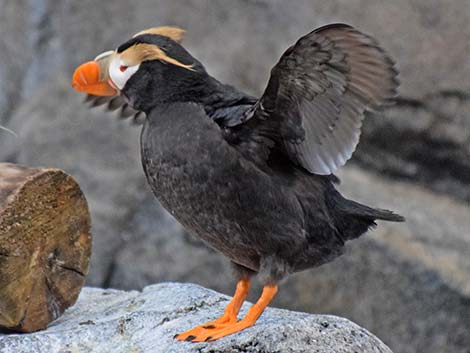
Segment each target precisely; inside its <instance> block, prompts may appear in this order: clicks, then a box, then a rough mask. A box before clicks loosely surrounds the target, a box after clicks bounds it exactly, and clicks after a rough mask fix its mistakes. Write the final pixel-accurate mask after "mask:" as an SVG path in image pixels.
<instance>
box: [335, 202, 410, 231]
mask: <svg viewBox="0 0 470 353" xmlns="http://www.w3.org/2000/svg"><path fill="white" fill-rule="evenodd" d="M333 202H334V206H333V207H334V209H335V210H336V211H337V212H335V224H336V226H337V228H338V230H339V231H340V232H341V234H342V237H343V238H344V239H345V240H350V239H355V238H358V237H359V236H361V235H362V234H364V233H365V232H366V231H367V230H368V229H370V228H373V227H375V226H376V225H377V224H376V223H375V221H376V220H383V221H390V222H404V221H405V217H403V216H401V215H399V214H396V213H394V212H392V211H389V210H383V209H378V208H372V207H369V206H366V205H363V204H360V203H358V202H355V201H352V200H348V199H346V198H344V197H342V196H341V195H340V194H339V193H338V194H337V195H336V197H334V201H333Z"/></svg>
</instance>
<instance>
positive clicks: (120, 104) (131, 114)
mask: <svg viewBox="0 0 470 353" xmlns="http://www.w3.org/2000/svg"><path fill="white" fill-rule="evenodd" d="M85 102H86V103H89V107H90V108H94V107H99V106H105V108H106V110H108V111H111V112H112V111H117V112H118V117H119V118H121V119H131V121H132V122H133V123H134V124H137V125H142V124H143V123H144V121H145V113H144V112H141V111H138V110H135V109H133V108H132V107H131V106H130V105H129V104H128V103H127V102H126V101H125V99H124V98H123V97H122V96H120V95H116V96H94V95H91V94H87V96H86V98H85Z"/></svg>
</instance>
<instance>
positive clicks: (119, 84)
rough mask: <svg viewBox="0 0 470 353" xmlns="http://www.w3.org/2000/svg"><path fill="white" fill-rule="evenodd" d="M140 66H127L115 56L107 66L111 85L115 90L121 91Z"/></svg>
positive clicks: (117, 55)
mask: <svg viewBox="0 0 470 353" xmlns="http://www.w3.org/2000/svg"><path fill="white" fill-rule="evenodd" d="M139 66H140V64H138V65H134V66H127V65H126V64H125V63H124V62H123V61H122V60H121V58H120V57H119V54H116V55H115V56H114V58H113V59H112V60H111V63H110V64H109V77H110V78H111V81H112V84H113V85H114V86H116V88H117V89H119V90H122V89H123V88H124V86H125V85H126V83H127V81H128V80H129V79H130V78H131V76H132V75H133V74H135V73H136V71H137V70H138V69H139Z"/></svg>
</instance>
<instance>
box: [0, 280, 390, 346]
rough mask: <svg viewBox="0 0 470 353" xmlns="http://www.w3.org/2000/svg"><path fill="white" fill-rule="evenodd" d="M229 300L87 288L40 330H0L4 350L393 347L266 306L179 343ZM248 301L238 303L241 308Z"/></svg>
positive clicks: (176, 287)
mask: <svg viewBox="0 0 470 353" xmlns="http://www.w3.org/2000/svg"><path fill="white" fill-rule="evenodd" d="M228 300H229V298H228V297H226V296H224V295H220V294H218V293H217V292H214V291H211V290H208V289H205V288H203V287H199V286H196V285H191V284H177V283H164V284H158V285H154V286H150V287H147V288H145V289H144V290H143V292H141V293H140V292H135V291H133V292H122V291H115V290H101V289H91V288H85V289H84V290H83V291H82V293H81V295H80V298H79V300H78V302H77V304H76V305H75V306H74V307H72V308H70V309H68V310H67V311H66V313H65V314H64V315H63V316H62V317H61V318H59V319H58V320H57V321H55V322H54V323H53V324H51V325H50V327H49V328H48V329H47V330H45V331H42V332H38V333H32V334H24V335H16V334H10V335H5V334H0V351H1V352H2V353H17V352H31V353H66V352H73V353H78V352H80V353H85V352H90V353H92V352H93V353H108V352H109V353H115V352H136V353H137V352H139V353H150V352H152V353H159V352H162V353H177V352H185V353H192V352H194V353H196V352H198V353H209V352H211V353H236V352H245V353H261V352H264V353H270V352H272V353H274V352H285V353H288V352H292V353H294V352H299V353H300V352H309V353H310V352H322V353H341V352H344V353H352V352H361V353H391V351H390V349H389V348H388V347H387V346H385V345H384V344H383V343H382V342H381V341H380V340H379V339H378V338H377V337H375V336H373V335H372V334H371V333H370V332H368V331H367V330H365V329H363V328H361V327H359V326H358V325H356V324H354V323H353V322H351V321H349V320H346V319H343V318H340V317H336V316H328V315H311V314H305V313H299V312H291V311H287V310H280V309H271V308H268V309H267V310H266V311H265V313H263V315H262V316H261V318H260V319H259V321H258V322H257V323H256V325H255V326H254V327H251V328H249V329H246V330H244V331H242V332H241V333H237V334H235V335H232V336H228V337H226V338H223V339H220V340H218V341H215V342H210V343H197V344H195V343H189V342H178V341H176V340H174V339H173V336H174V335H175V334H176V333H179V332H181V331H182V330H183V331H184V330H187V329H190V328H191V327H193V326H196V325H199V324H202V323H204V322H207V321H210V320H212V319H214V318H215V317H217V316H219V315H220V314H221V313H222V312H223V309H224V306H225V305H226V304H227V302H228ZM247 308H248V304H245V305H244V307H243V308H242V313H244V312H246V310H247Z"/></svg>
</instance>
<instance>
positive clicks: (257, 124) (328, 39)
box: [243, 24, 398, 175]
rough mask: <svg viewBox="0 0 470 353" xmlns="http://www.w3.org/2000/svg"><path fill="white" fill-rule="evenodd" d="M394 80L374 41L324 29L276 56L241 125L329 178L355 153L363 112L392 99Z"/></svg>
mask: <svg viewBox="0 0 470 353" xmlns="http://www.w3.org/2000/svg"><path fill="white" fill-rule="evenodd" d="M396 76H397V71H396V70H395V68H394V63H393V61H392V60H391V59H390V58H389V57H388V55H387V54H386V53H385V52H384V51H383V50H382V49H381V48H380V47H379V45H378V43H377V42H376V41H375V40H374V39H373V38H371V37H370V36H368V35H366V34H363V33H361V32H359V31H357V30H356V29H354V28H352V27H351V26H348V25H345V24H333V25H328V26H324V27H321V28H319V29H316V30H314V31H313V32H311V33H309V34H307V35H305V36H304V37H302V38H300V39H299V40H298V41H297V43H295V44H294V45H293V46H292V47H290V48H289V49H287V51H286V52H285V53H284V54H283V55H282V57H281V59H280V60H279V62H278V63H277V64H276V66H274V67H273V69H272V70H271V77H270V79H269V82H268V85H267V88H266V90H265V92H264V94H263V96H262V97H261V98H260V100H259V101H258V102H257V103H256V104H255V106H254V107H253V109H252V110H251V113H249V114H251V116H250V117H249V120H247V121H246V122H245V125H247V126H246V127H249V130H251V136H252V137H253V136H255V137H256V138H261V137H263V138H265V139H266V138H268V139H270V140H272V141H273V142H274V143H276V144H277V145H279V146H281V148H282V149H283V150H284V151H285V152H286V154H287V155H288V156H289V158H290V159H291V160H292V161H294V162H296V163H298V164H300V165H301V166H303V167H304V168H305V169H307V170H308V171H309V172H311V173H315V174H322V175H326V174H331V173H333V172H334V171H335V170H336V169H337V168H339V167H340V166H342V165H344V164H345V163H346V161H347V160H348V159H349V158H350V157H351V155H352V153H353V152H354V150H355V148H356V145H357V143H358V141H359V135H360V132H361V125H362V120H363V119H364V113H365V111H366V110H374V109H376V108H378V107H379V106H381V105H382V104H384V103H386V102H387V101H389V100H390V99H391V98H393V97H394V96H395V95H396V89H397V87H398V80H397V78H396ZM243 130H245V131H247V129H243ZM266 147H268V146H265V147H264V149H265V148H266Z"/></svg>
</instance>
